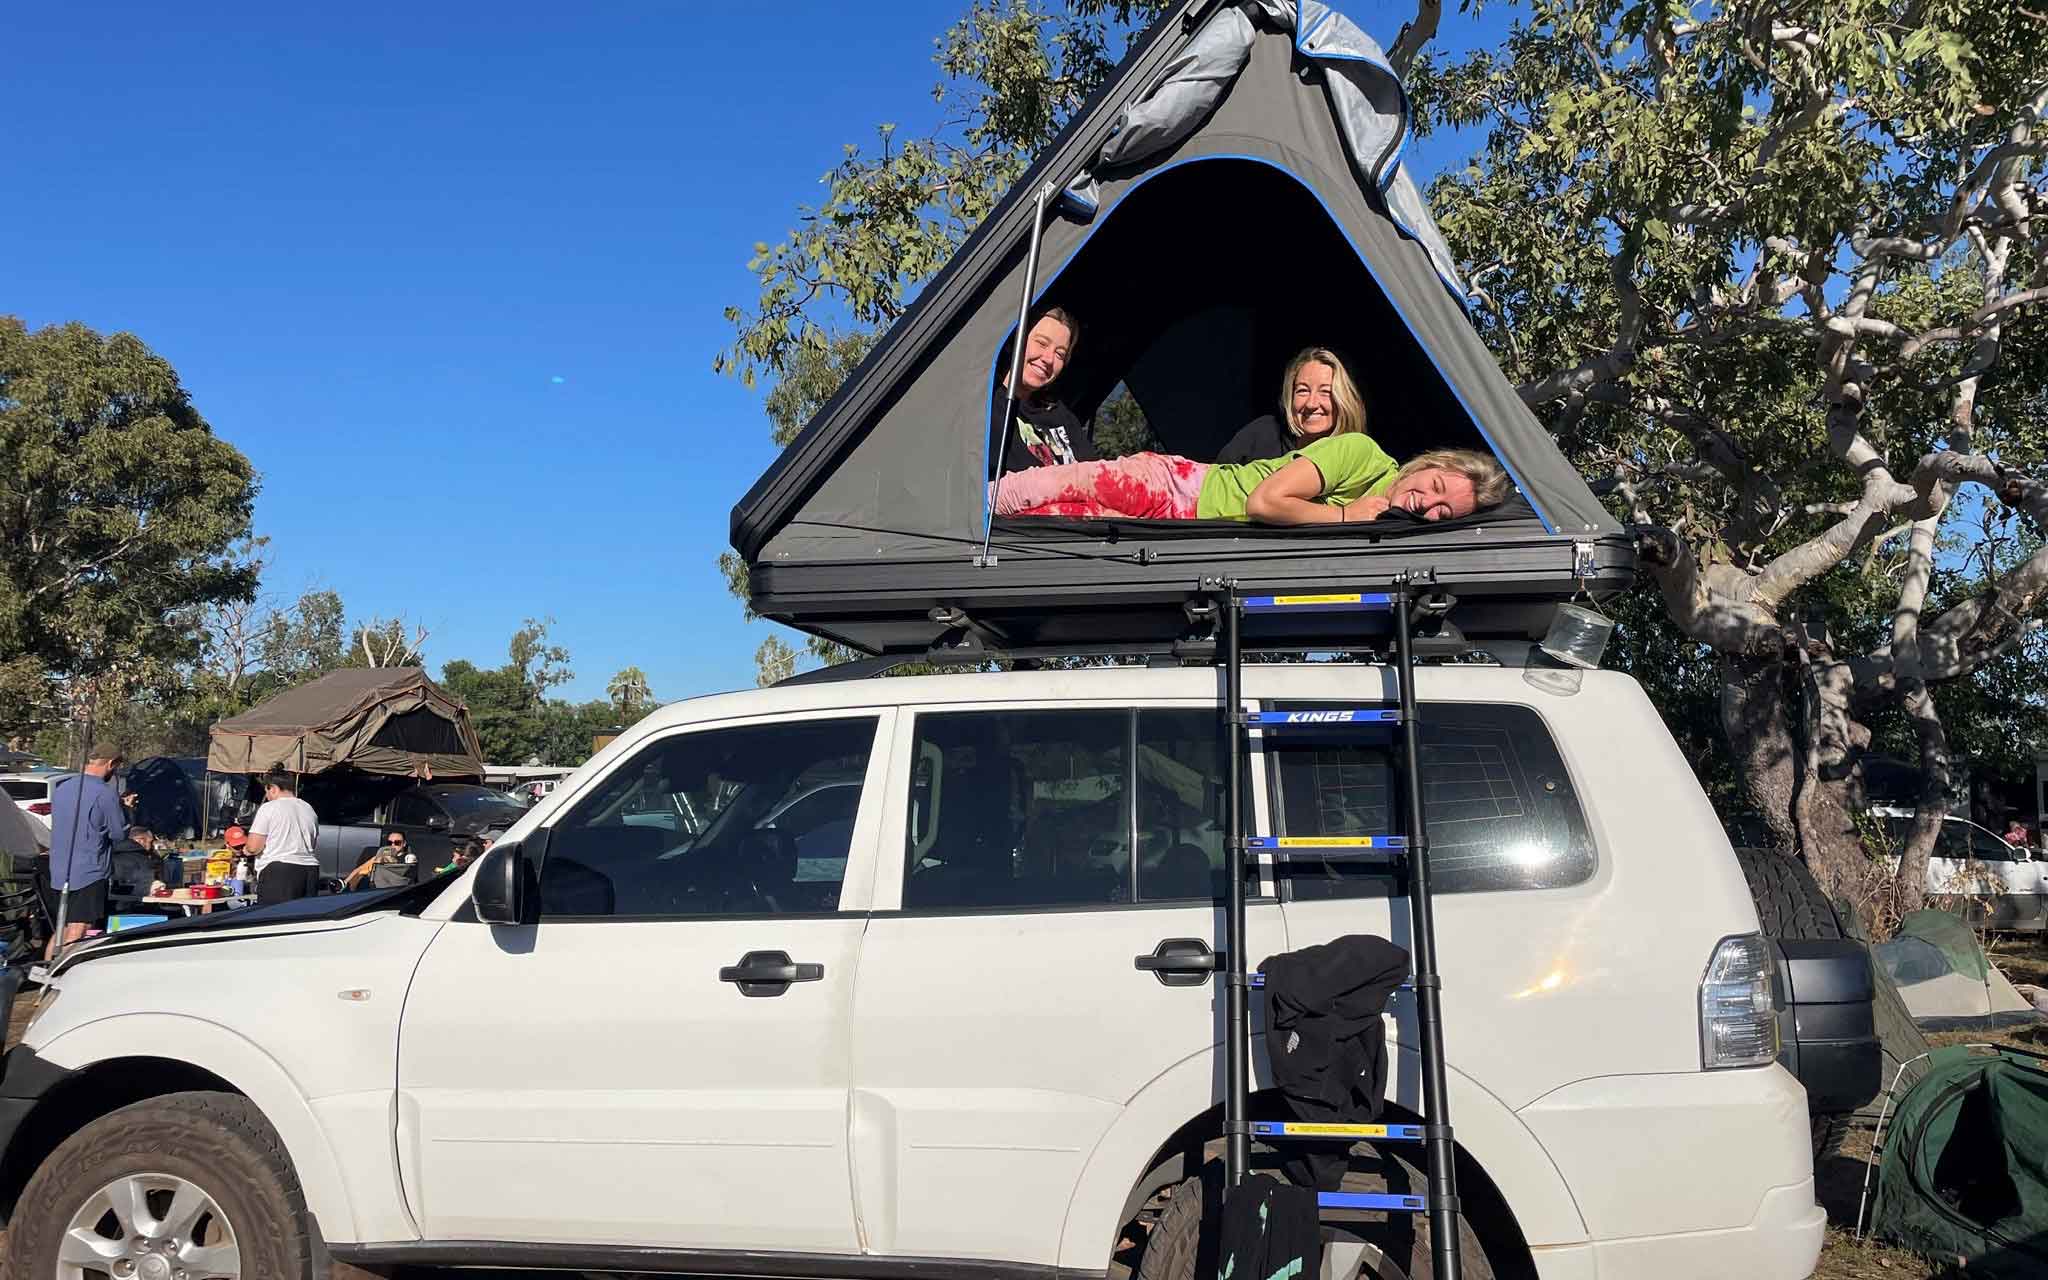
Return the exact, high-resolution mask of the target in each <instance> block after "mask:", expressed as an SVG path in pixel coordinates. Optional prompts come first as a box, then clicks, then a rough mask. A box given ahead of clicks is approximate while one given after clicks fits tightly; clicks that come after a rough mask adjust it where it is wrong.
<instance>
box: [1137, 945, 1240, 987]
mask: <svg viewBox="0 0 2048 1280" xmlns="http://www.w3.org/2000/svg"><path fill="white" fill-rule="evenodd" d="M1223 956H1224V953H1223V952H1221V951H1211V950H1210V949H1209V944H1208V943H1206V942H1204V941H1202V940H1201V939H1200V938H1168V939H1166V940H1165V941H1163V942H1161V943H1160V944H1159V945H1158V946H1156V947H1154V948H1152V954H1151V955H1149V956H1133V957H1132V958H1131V965H1132V966H1133V967H1134V968H1137V969H1141V970H1143V971H1145V972H1146V973H1149V974H1151V975H1152V976H1153V977H1155V978H1157V979H1159V983H1160V985H1161V986H1167V987H1199V986H1201V985H1202V984H1203V983H1205V982H1207V981H1208V980H1209V975H1210V974H1212V973H1216V972H1218V971H1220V970H1221V969H1222V968H1223Z"/></svg>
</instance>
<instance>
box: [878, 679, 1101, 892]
mask: <svg viewBox="0 0 2048 1280" xmlns="http://www.w3.org/2000/svg"><path fill="white" fill-rule="evenodd" d="M1130 726H1131V720H1130V713H1129V712H1126V711H1001V712H982V711H975V712H960V713H950V712H949V713H939V714H933V715H921V716H919V717H918V718H917V733H916V738H915V741H916V756H917V759H918V762H919V766H918V768H917V769H916V770H913V776H912V780H911V788H912V795H911V805H912V809H913V821H912V823H911V824H910V831H909V838H908V848H907V849H906V851H905V866H904V877H903V905H904V907H905V908H907V909H912V910H916V909H970V910H972V909H989V908H1005V907H1009V908H1015V907H1055V906H1086V905H1100V904H1107V903H1115V902H1129V901H1130V900H1131V808H1130V787H1129V779H1128V774H1129V759H1130V753H1129V746H1130V733H1131V727H1130Z"/></svg>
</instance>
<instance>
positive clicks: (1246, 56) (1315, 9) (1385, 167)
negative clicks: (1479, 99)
mask: <svg viewBox="0 0 2048 1280" xmlns="http://www.w3.org/2000/svg"><path fill="white" fill-rule="evenodd" d="M1248 9H1249V10H1255V11H1257V12H1258V13H1260V14H1261V15H1263V16H1264V17H1265V18H1266V20H1267V21H1268V23H1269V24H1271V25H1272V26H1273V27H1275V28H1276V29H1278V30H1280V31H1283V32H1288V33H1291V34H1292V35H1293V36H1294V47H1295V49H1296V51H1297V52H1299V53H1300V54H1301V55H1302V56H1303V57H1305V58H1310V59H1313V60H1315V61H1316V62H1317V63H1318V64H1319V65H1320V66H1321V67H1322V68H1323V72H1324V74H1323V89H1324V92H1325V93H1326V94H1328V96H1329V100H1330V110H1331V112H1332V114H1334V115H1335V117H1336V120H1337V126H1338V128H1339V130H1340V131H1341V132H1342V133H1343V135H1344V141H1345V144H1346V146H1347V149H1348V150H1349V152H1350V155H1351V159H1352V163H1353V165H1354V167H1355V168H1356V170H1357V173H1358V177H1359V180H1360V181H1361V182H1366V183H1370V184H1371V185H1372V186H1373V187H1374V188H1375V189H1377V190H1378V191H1379V192H1380V194H1381V195H1382V197H1383V198H1384V199H1385V201H1386V203H1387V208H1388V211H1389V213H1390V214H1391V216H1392V217H1393V219H1394V222H1395V223H1396V224H1397V225H1398V226H1399V227H1400V228H1401V230H1402V231H1404V232H1406V233H1407V234H1408V235H1409V236H1411V237H1413V238H1414V239H1415V240H1416V241H1417V242H1419V243H1420V244H1421V245H1422V247H1423V249H1424V250H1425V251H1426V252H1428V254H1429V260H1430V265H1431V266H1433V267H1434V268H1435V269H1436V273H1437V276H1438V277H1439V278H1440V279H1442V280H1443V282H1444V285H1445V287H1447V288H1448V289H1450V291H1451V293H1452V295H1453V296H1455V297H1457V298H1458V299H1459V300H1460V301H1461V302H1465V301H1467V300H1468V294H1467V291H1466V288H1465V285H1464V283H1463V281H1461V280H1460V279H1459V277H1458V266H1457V263H1456V261H1455V260H1454V259H1453V258H1452V257H1451V249H1450V246H1449V245H1447V244H1445V243H1444V238H1443V234H1442V233H1441V232H1439V231H1438V230H1437V227H1436V219H1434V218H1433V217H1431V216H1430V212H1429V204H1428V202H1427V201H1425V200H1424V199H1423V198H1422V192H1421V191H1420V190H1418V189H1417V188H1416V186H1415V179H1414V178H1412V177H1410V176H1409V173H1408V171H1407V170H1406V169H1405V168H1403V167H1402V165H1401V151H1402V147H1403V144H1404V143H1405V142H1406V141H1407V138H1408V130H1409V128H1410V120H1409V107H1408V94H1407V91H1406V90H1405V89H1403V88H1402V86H1401V80H1400V77H1399V76H1397V75H1395V74H1394V69H1393V67H1392V66H1391V65H1389V64H1388V62H1387V57H1386V54H1385V53H1383V52H1382V51H1381V50H1380V46H1379V43H1378V42H1377V41H1375V40H1374V39H1373V38H1372V37H1371V36H1369V35H1367V34H1365V32H1363V31H1361V30H1359V28H1358V26H1357V24H1356V23H1354V22H1352V21H1351V19H1349V18H1347V17H1345V16H1344V15H1343V14H1341V13H1338V12H1337V11H1336V10H1335V9H1332V8H1331V7H1330V6H1328V5H1326V4H1319V3H1316V2H1315V0H1309V3H1306V4H1301V5H1296V4H1294V3H1293V0H1251V2H1250V3H1248V4H1247V5H1245V6H1244V7H1243V8H1238V7H1231V8H1226V9H1223V10H1221V11H1220V12H1218V13H1217V14H1216V15H1215V16H1214V17H1212V18H1210V19H1209V21H1208V22H1207V23H1206V24H1205V25H1204V26H1203V27H1202V29H1201V31H1200V33H1199V34H1197V35H1196V36H1195V38H1194V39H1193V40H1192V41H1190V42H1189V44H1188V47H1187V49H1186V50H1185V51H1184V52H1183V53H1182V54H1181V55H1180V56H1179V57H1178V58H1176V59H1175V60H1174V62H1173V63H1172V65H1171V67H1170V69H1169V70H1168V73H1167V75H1166V78H1165V79H1163V80H1161V81H1160V82H1159V84H1158V85H1157V86H1156V87H1154V88H1153V89H1152V90H1151V91H1150V92H1149V93H1147V94H1146V95H1145V97H1144V98H1143V99H1142V100H1140V101H1138V102H1135V103H1133V104H1131V105H1130V106H1128V107H1125V108H1124V109H1123V111H1122V112H1120V113H1119V114H1118V116H1117V119H1116V123H1115V124H1114V125H1113V126H1112V127H1111V135H1110V140H1109V142H1107V143H1105V144H1104V145H1103V148H1102V153H1101V155H1100V156H1098V157H1097V159H1096V165H1095V167H1096V168H1098V169H1104V170H1110V169H1116V168H1119V167H1122V166H1128V165H1133V164H1137V163H1139V162H1141V161H1143V160H1145V159H1147V158H1149V157H1151V156H1155V155H1157V154H1159V153H1160V152H1162V151H1164V150H1166V149H1167V148H1168V147H1170V146H1172V145H1173V144H1174V143H1177V142H1179V141H1180V140H1181V139H1183V138H1185V137H1187V136H1188V135H1189V134H1191V133H1193V132H1194V131H1195V130H1196V129H1197V128H1198V127H1200V126H1201V124H1202V122H1203V121H1204V120H1206V119H1207V118H1208V116H1209V113H1210V112H1212V111H1214V110H1215V108H1216V105H1217V104H1218V103H1219V102H1221V101H1222V100H1223V96H1224V95H1225V94H1226V93H1228V92H1229V90H1230V86H1231V84H1232V83H1233V82H1234V81H1235V80H1236V79H1237V76H1238V73H1239V72H1241V71H1243V70H1244V67H1245V63H1246V62H1248V61H1249V60H1250V58H1251V47H1252V42H1253V41H1254V40H1256V39H1258V31H1257V29H1256V28H1255V27H1254V26H1253V25H1252V20H1251V18H1250V17H1249V16H1248V14H1247V12H1246V10H1248ZM1098 186H1099V184H1098V183H1097V182H1096V180H1095V178H1094V177H1093V175H1092V174H1090V175H1088V176H1085V177H1083V178H1082V179H1081V180H1080V181H1077V182H1076V183H1074V184H1073V185H1072V186H1071V187H1069V188H1068V191H1069V193H1070V194H1071V195H1072V196H1073V197H1075V198H1076V199H1077V200H1079V201H1081V202H1083V203H1085V204H1086V205H1087V206H1088V207H1089V208H1091V209H1092V208H1094V207H1095V206H1097V205H1099V204H1100V203H1101V192H1100V191H1099V189H1098Z"/></svg>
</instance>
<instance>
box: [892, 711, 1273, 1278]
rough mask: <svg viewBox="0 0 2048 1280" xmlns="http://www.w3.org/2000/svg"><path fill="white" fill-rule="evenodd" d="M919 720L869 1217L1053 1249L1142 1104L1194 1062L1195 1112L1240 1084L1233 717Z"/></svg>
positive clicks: (946, 1241)
mask: <svg viewBox="0 0 2048 1280" xmlns="http://www.w3.org/2000/svg"><path fill="white" fill-rule="evenodd" d="M904 719H905V721H906V723H904V724H903V725H901V726H899V729H898V740H899V746H898V757H897V758H898V761H899V764H898V770H897V777H896V780H895V783H894V787H895V790H896V800H897V803H896V804H892V806H891V810H890V822H891V825H890V826H888V827H886V828H885V829H884V831H883V834H882V838H881V840H882V843H881V850H880V853H879V855H878V856H879V859H880V868H881V872H880V878H879V881H878V883H877V888H876V904H877V908H878V909H877V910H876V912H875V914H874V916H873V919H872V921H871V923H870V925H869V929H868V936H867V941H866V944H865V945H864V947H863V948H862V953H861V973H860V979H859V983H858V987H857V990H856V992H855V997H854V1001H855V1012H854V1102H853V1133H854V1139H853V1141H854V1156H855V1170H856V1171H855V1190H856V1195H857V1196H858V1199H859V1203H860V1205H861V1225H862V1228H863V1230H864V1232H865V1234H866V1238H867V1240H868V1242H869V1247H870V1248H871V1249H872V1250H874V1251H875V1252H878V1253H883V1254H897V1255H911V1256H929V1257H945V1258H990V1259H1000V1260H1003V1261H1006V1262H1019V1263H1036V1264H1044V1265H1051V1264H1054V1263H1056V1262H1058V1261H1059V1256H1058V1255H1059V1248H1060V1241H1061V1235H1062V1230H1063V1224H1064V1223H1065V1222H1066V1219H1067V1215H1068V1211H1069V1205H1070V1203H1071V1201H1072V1199H1073V1196H1074V1194H1075V1189H1076V1182H1077V1180H1078V1179H1079V1178H1080V1176H1081V1174H1082V1171H1083V1169H1084V1166H1085V1165H1086V1163H1087V1161H1088V1160H1089V1158H1090V1155H1091V1153H1093V1152H1095V1151H1096V1149H1097V1146H1098V1144H1099V1143H1100V1142H1101V1140H1102V1139H1103V1138H1104V1136H1105V1134H1106V1132H1107V1131H1108V1130H1109V1128H1110V1125H1111V1124H1112V1122H1113V1121H1115V1120H1116V1118H1117V1117H1118V1115H1119V1114H1120V1113H1121V1112H1122V1110H1123V1109H1124V1108H1125V1107H1126V1106H1127V1105H1128V1104H1130V1103H1131V1101H1132V1100H1133V1099H1134V1098H1136V1097H1137V1096H1138V1095H1139V1094H1140V1093H1142V1092H1143V1091H1145V1090H1146V1089H1147V1088H1148V1087H1149V1086H1152V1085H1154V1084H1155V1083H1156V1082H1158V1081H1160V1080H1162V1079H1164V1078H1167V1077H1169V1076H1173V1078H1175V1079H1181V1080H1185V1079H1186V1078H1187V1077H1186V1076H1185V1075H1176V1074H1175V1073H1176V1070H1177V1069H1179V1070H1180V1071H1182V1072H1186V1071H1188V1070H1194V1071H1198V1072H1199V1076H1198V1079H1199V1082H1200V1083H1199V1085H1198V1086H1195V1087H1196V1089H1197V1092H1196V1093H1194V1094H1192V1095H1191V1096H1190V1097H1189V1098H1188V1099H1187V1105H1186V1115H1187V1116H1192V1115H1194V1114H1196V1113H1198V1112H1199V1111H1201V1110H1202V1109H1203V1107H1204V1106H1206V1105H1208V1104H1209V1103H1211V1102H1214V1101H1220V1099H1221V1092H1220V1088H1221V1086H1220V1081H1221V1078H1222V1068H1221V1066H1220V1065H1219V1059H1218V1058H1217V1057H1216V1049H1217V1046H1219V1045H1220V1044H1221V1042H1222V1019H1223V1014H1222V987H1221V984H1220V983H1219V982H1217V981H1216V980H1215V979H1214V977H1213V976H1212V974H1211V972H1210V971H1209V969H1208V968H1207V967H1205V966H1206V965H1208V964H1209V963H1212V962H1213V959H1214V956H1213V952H1214V951H1215V950H1216V949H1217V948H1218V947H1220V945H1221V942H1220V940H1221V938H1222V934H1223V912H1222V910H1221V908H1220V902H1219V899H1220V898H1221V896H1222V895H1223V892H1224V889H1225V881H1224V872H1223V867H1224V844H1223V829H1222V788H1223V780H1224V779H1225V778H1226V777H1227V776H1228V775H1227V768H1226V766H1225V763H1224V761H1225V758H1226V757H1225V754H1224V752H1225V746H1224V742H1223V739H1222V737H1221V733H1222V728H1221V717H1220V716H1219V715H1218V713H1217V710H1216V708H1215V706H1214V704H1209V705H1206V706H1201V707H1188V708H1184V709H1176V708H1146V709H1144V710H1142V711H1136V712H1134V711H1133V710H1131V709H1130V708H1129V707H1117V706H1114V705H1111V706H1101V707H1096V708H1088V707H1073V706H1071V705H1069V706H1062V707H1008V708H1004V709H1000V710H991V709H987V708H986V707H976V708H969V707H937V708H929V709H922V710H920V711H919V712H918V713H917V714H916V715H915V716H914V717H911V716H909V715H908V714H906V715H905V717H904ZM1247 803H1249V800H1248V801H1247ZM899 806H900V807H899ZM884 906H887V907H889V908H891V909H882V908H883V907H884ZM1248 919H1249V924H1250V933H1249V935H1248V938H1249V943H1250V954H1251V956H1252V957H1253V959H1254V961H1255V962H1256V960H1258V959H1260V958H1263V957H1264V956H1266V955H1269V954H1271V953H1273V952H1276V951H1280V950H1284V949H1285V945H1286V943H1285V938H1284V936H1283V934H1282V932H1281V926H1280V919H1279V912H1278V910H1277V908H1276V907H1275V906H1274V905H1273V903H1272V902H1271V900H1270V899H1269V898H1263V897H1262V898H1258V899H1257V900H1255V901H1254V903H1253V905H1252V906H1251V908H1250V911H1249V916H1248ZM1155 957H1156V959H1155ZM1155 963H1159V964H1163V965H1164V966H1165V967H1164V968H1147V967H1140V966H1141V965H1153V964H1155ZM1261 1005H1262V1001H1261V1002H1255V1006H1254V1019H1255V1021H1254V1025H1255V1026H1256V1025H1258V1024H1257V1021H1256V1019H1257V1018H1258V1017H1259V1016H1262V1015H1261V1014H1260V1013H1259V1008H1260V1006H1261ZM1183 1118H1185V1117H1183ZM1174 1123H1178V1120H1176V1121H1175V1122H1174ZM1160 1136H1163V1135H1160ZM1146 1141H1147V1142H1148V1143H1149V1142H1156V1141H1157V1138H1154V1137H1150V1136H1148V1137H1147V1139H1146ZM1147 1154H1149V1150H1148V1152H1147ZM1140 1158H1142V1157H1140ZM1122 1193H1123V1189H1122V1188H1119V1189H1118V1192H1117V1194H1118V1195H1121V1194H1122Z"/></svg>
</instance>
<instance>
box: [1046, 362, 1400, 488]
mask: <svg viewBox="0 0 2048 1280" xmlns="http://www.w3.org/2000/svg"><path fill="white" fill-rule="evenodd" d="M1363 430H1365V401H1364V399H1363V398H1362V397H1360V396H1359V394H1358V388H1357V386H1356V385H1355V384H1353V383H1352V381H1351V375H1350V374H1348V373H1346V372H1344V362H1343V361H1342V360H1339V359H1338V358H1337V354H1336V353H1335V352H1333V351H1331V350H1329V349H1328V348H1326V347H1309V348H1308V349H1306V350H1304V351H1303V352H1301V353H1300V354H1299V355H1297V356H1295V357H1294V359H1292V360H1290V361H1288V362H1287V372H1286V373H1285V374H1284V375H1282V377H1281V379H1280V412H1279V413H1278V414H1277V415H1276V414H1271V413H1268V414H1265V415H1263V416H1261V417H1257V418H1254V419H1252V420H1251V421H1250V422H1247V423H1246V424H1245V425H1244V427H1243V428H1242V429H1241V430H1240V431H1238V433H1237V434H1236V435H1234V436H1232V437H1230V443H1229V444H1226V445H1224V446H1223V451H1222V452H1221V453H1219V454H1217V455H1216V461H1218V462H1254V461H1257V460H1258V459H1260V458H1277V457H1279V456H1280V455H1281V454H1283V453H1290V452H1292V451H1293V450H1296V449H1299V448H1301V447H1303V446H1304V445H1307V444H1309V443H1310V442H1312V441H1316V440H1321V439H1324V438H1326V437H1329V436H1342V435H1349V434H1350V433H1352V432H1354V431H1363ZM1075 461H1077V462H1078V461H1080V459H1078V458H1077V459H1075Z"/></svg>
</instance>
